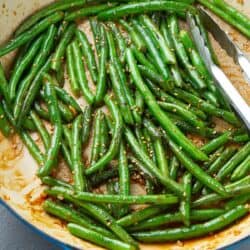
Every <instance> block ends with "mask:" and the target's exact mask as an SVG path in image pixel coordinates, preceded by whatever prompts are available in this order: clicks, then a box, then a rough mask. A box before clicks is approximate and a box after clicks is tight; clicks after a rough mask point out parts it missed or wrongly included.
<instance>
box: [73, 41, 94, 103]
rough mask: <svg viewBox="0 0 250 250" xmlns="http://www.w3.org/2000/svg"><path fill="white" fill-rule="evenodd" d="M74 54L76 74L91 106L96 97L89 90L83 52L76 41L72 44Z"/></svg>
mask: <svg viewBox="0 0 250 250" xmlns="http://www.w3.org/2000/svg"><path fill="white" fill-rule="evenodd" d="M72 52H73V58H74V61H75V74H76V80H77V82H78V86H79V87H80V89H81V91H82V93H83V96H84V97H85V99H86V101H87V102H88V103H89V104H92V103H93V102H94V99H95V97H94V95H93V94H92V92H91V90H90V89H89V86H88V80H87V77H86V73H85V68H84V64H83V61H82V57H81V50H80V47H79V45H78V42H77V41H76V40H75V41H74V42H72Z"/></svg>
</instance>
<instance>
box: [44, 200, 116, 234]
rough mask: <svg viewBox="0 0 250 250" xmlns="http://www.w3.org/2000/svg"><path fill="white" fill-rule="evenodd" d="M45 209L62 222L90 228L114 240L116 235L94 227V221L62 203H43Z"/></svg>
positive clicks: (48, 201)
mask: <svg viewBox="0 0 250 250" xmlns="http://www.w3.org/2000/svg"><path fill="white" fill-rule="evenodd" d="M43 209H44V210H45V211H46V212H47V213H49V214H52V215H54V216H56V217H58V218H60V219H62V220H65V221H67V222H72V223H77V224H78V225H80V226H83V227H86V228H89V229H91V230H93V231H95V232H98V233H100V234H102V235H104V236H106V237H110V238H114V235H113V234H112V233H111V232H109V231H108V230H106V229H104V228H102V227H99V226H96V225H93V224H92V221H91V220H90V219H89V218H88V217H87V216H85V215H83V214H82V213H79V212H77V211H76V210H73V209H72V208H71V207H68V206H65V205H64V204H62V203H59V202H53V201H50V200H46V201H45V202H44V203H43Z"/></svg>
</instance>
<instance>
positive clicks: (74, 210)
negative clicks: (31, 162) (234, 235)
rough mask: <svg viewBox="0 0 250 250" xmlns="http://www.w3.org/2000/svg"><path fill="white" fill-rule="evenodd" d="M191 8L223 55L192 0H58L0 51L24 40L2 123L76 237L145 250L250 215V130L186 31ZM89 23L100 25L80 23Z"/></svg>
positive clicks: (240, 23) (1, 96) (229, 17)
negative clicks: (222, 126) (183, 25)
mask: <svg viewBox="0 0 250 250" xmlns="http://www.w3.org/2000/svg"><path fill="white" fill-rule="evenodd" d="M197 2H199V3H200V4H203V5H204V6H206V7H207V8H209V9H210V10H211V11H213V12H214V13H215V14H217V15H218V16H220V17H221V18H223V19H224V20H226V21H228V23H230V24H231V25H233V26H234V27H236V28H237V29H239V30H240V31H241V32H242V33H243V34H245V35H246V36H247V37H248V38H249V37H250V32H249V30H250V20H249V18H248V17H247V16H245V15H243V14H241V13H240V12H238V11H237V10H236V9H235V8H233V7H231V6H229V5H228V4H226V3H225V2H224V1H223V0H209V1H203V0H198V1H197ZM164 12H166V13H167V15H166V14H165V13H164ZM186 14H188V15H191V16H192V18H195V21H196V23H197V25H199V28H200V31H201V32H202V34H203V36H204V37H205V40H206V44H207V46H208V47H209V49H210V50H211V53H212V55H213V59H214V61H215V62H216V63H217V64H218V59H217V58H216V55H215V52H214V51H213V48H212V45H211V43H210V40H209V36H208V34H207V31H206V29H205V28H204V26H203V24H202V21H201V18H200V17H199V14H198V12H197V11H196V6H195V1H192V0H178V1H169V0H159V1H146V0H145V1H143V0H142V1H134V2H129V1H115V0H112V2H111V3H105V2H103V1H92V0H86V1H85V0H59V1H56V2H54V3H52V4H50V5H47V6H45V7H44V8H43V9H41V10H38V11H37V12H36V13H35V14H34V15H32V16H30V17H28V18H27V19H26V20H25V21H24V22H23V23H22V24H21V25H20V26H19V27H18V28H17V30H16V32H15V34H14V36H13V39H11V40H10V41H8V42H7V43H6V44H5V45H2V46H0V57H2V56H5V55H6V54H8V53H10V52H12V51H13V50H15V49H18V53H17V56H16V58H15V63H14V65H13V69H12V70H11V73H10V74H6V72H5V70H4V67H3V65H2V64H1V63H0V102H1V105H0V131H1V133H2V134H3V136H5V137H7V138H8V137H11V136H13V134H14V133H17V134H18V135H19V136H20V138H21V140H22V141H23V143H24V144H25V146H26V147H27V149H28V150H29V152H30V154H31V155H32V157H33V158H34V159H35V161H36V162H37V164H38V166H39V168H38V172H37V176H38V177H39V178H40V179H41V181H42V183H43V185H46V187H47V189H45V195H46V197H47V199H46V200H45V201H44V203H43V209H44V210H45V211H46V212H47V213H48V214H50V215H51V216H54V217H57V218H59V219H61V220H63V221H64V222H66V223H67V229H68V231H69V232H70V233H71V234H72V235H74V236H76V237H79V238H81V239H83V240H87V241H89V242H91V243H94V244H96V245H99V246H101V247H105V248H107V249H114V250H136V249H139V244H138V243H140V242H142V243H143V242H145V243H147V242H148V243H157V242H169V241H178V240H186V239H192V238H196V237H201V236H205V235H209V234H211V233H213V232H216V231H219V230H221V229H223V228H225V227H228V226H229V225H230V224H232V223H233V222H235V221H236V220H238V219H241V218H242V217H244V216H245V215H246V214H247V213H248V211H249V207H248V202H249V201H250V198H249V193H250V175H249V174H250V136H249V131H247V130H246V129H245V128H244V126H242V123H241V121H240V119H238V117H237V116H236V114H235V113H234V112H233V111H232V110H231V108H230V107H229V106H228V104H227V103H226V102H225V101H224V99H223V97H222V96H221V95H220V92H219V90H218V89H217V87H216V85H215V81H214V80H213V77H212V75H211V74H210V72H209V70H208V69H207V68H206V65H205V64H204V62H203V59H202V56H201V55H200V54H199V52H198V50H197V48H196V46H195V43H194V42H193V40H192V38H191V36H190V34H189V32H188V31H187V30H185V29H180V26H179V18H182V19H183V18H185V15H186ZM87 18H89V23H90V25H89V26H90V28H91V29H90V34H88V33H87V32H86V31H83V30H81V26H80V25H79V23H81V21H82V20H85V19H87ZM182 21H183V20H182ZM92 36H93V38H94V42H93V44H92V40H93V39H91V37H92ZM7 75H8V77H7ZM215 117H216V118H217V119H218V118H219V119H221V120H224V122H226V123H228V124H229V125H230V130H227V131H221V130H218V129H217V127H216V126H215V125H216V124H214V119H213V118H215ZM33 133H37V136H38V137H39V140H34V139H33V138H34V137H33V136H32V134H33ZM197 141H199V142H200V143H198V144H197V143H196V142H197ZM62 164H63V165H65V167H68V170H67V172H68V175H69V176H68V178H67V181H65V179H64V178H59V176H65V173H62V174H59V175H58V173H57V172H58V171H60V170H58V169H61V168H58V166H59V165H62ZM62 169H64V168H62ZM68 180H71V181H68ZM134 183H136V184H137V185H140V186H141V187H142V188H143V189H144V191H145V194H143V195H142V194H141V195H140V194H134V193H133V188H131V187H133V185H134ZM136 204H137V205H147V206H146V207H144V206H143V208H141V209H138V210H136V211H135V210H134V206H133V205H136Z"/></svg>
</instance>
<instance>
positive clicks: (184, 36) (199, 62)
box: [180, 15, 219, 106]
mask: <svg viewBox="0 0 250 250" xmlns="http://www.w3.org/2000/svg"><path fill="white" fill-rule="evenodd" d="M191 16H192V15H191ZM180 39H181V41H182V43H183V45H184V47H185V49H186V51H187V52H188V53H189V56H190V59H191V61H192V64H193V66H194V67H195V68H196V69H197V71H198V72H199V74H200V75H201V76H202V77H203V78H204V79H205V81H206V84H207V87H208V89H209V90H210V91H211V92H210V91H206V92H205V93H204V94H203V95H204V97H205V98H206V99H207V100H208V101H210V102H211V103H212V104H215V106H219V102H218V98H217V97H218V90H217V89H216V87H215V83H214V80H213V77H212V76H211V74H210V73H209V71H208V69H207V68H206V65H205V63H204V60H203V59H202V57H201V56H200V54H199V53H198V51H197V49H196V47H195V44H194V42H193V41H192V38H191V37H190V35H189V34H188V32H187V31H185V30H181V31H180Z"/></svg>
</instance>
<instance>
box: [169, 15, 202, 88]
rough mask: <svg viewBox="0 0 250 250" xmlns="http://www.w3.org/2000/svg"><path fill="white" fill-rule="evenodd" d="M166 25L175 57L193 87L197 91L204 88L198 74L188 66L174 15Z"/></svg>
mask: <svg viewBox="0 0 250 250" xmlns="http://www.w3.org/2000/svg"><path fill="white" fill-rule="evenodd" d="M168 25H169V32H170V34H171V36H172V39H173V43H174V48H175V51H176V54H177V57H178V58H179V60H180V61H181V63H182V64H183V66H184V67H185V69H186V71H187V72H188V75H189V77H190V78H191V79H192V83H193V84H194V87H195V88H197V89H204V88H206V83H205V82H204V80H203V79H202V78H201V77H200V75H199V74H198V72H197V71H196V70H195V69H194V68H193V67H192V65H191V64H190V62H189V58H188V55H187V52H186V50H185V48H184V45H183V44H182V43H181V42H180V41H179V37H178V34H179V27H178V21H177V19H176V17H175V16H174V15H172V16H171V17H169V19H168Z"/></svg>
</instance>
